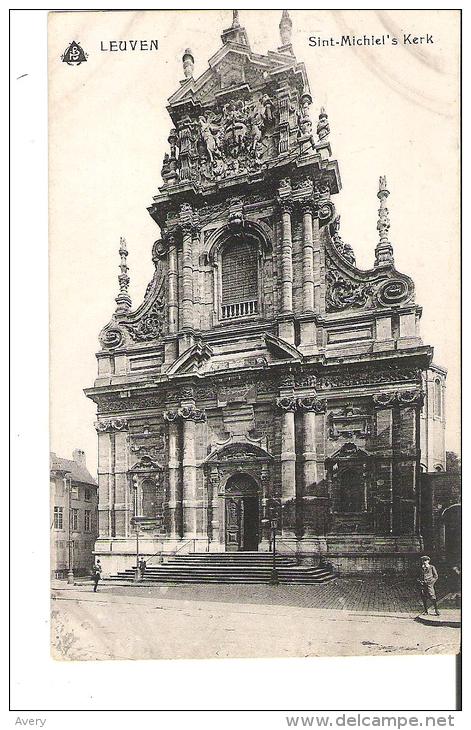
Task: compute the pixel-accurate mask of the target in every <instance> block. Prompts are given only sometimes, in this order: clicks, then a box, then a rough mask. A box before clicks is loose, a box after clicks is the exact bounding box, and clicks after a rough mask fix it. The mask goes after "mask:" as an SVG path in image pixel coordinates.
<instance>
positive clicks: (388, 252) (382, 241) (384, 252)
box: [375, 175, 394, 268]
mask: <svg viewBox="0 0 471 730" xmlns="http://www.w3.org/2000/svg"><path fill="white" fill-rule="evenodd" d="M377 196H378V198H379V201H380V203H379V210H378V224H377V226H376V228H377V230H378V233H379V242H378V244H377V246H376V249H375V268H376V267H378V266H394V256H393V247H392V244H391V243H390V241H389V228H390V223H389V211H388V209H387V207H386V201H387V199H388V197H389V190H388V188H387V182H386V176H385V175H382V176H380V178H379V190H378V193H377Z"/></svg>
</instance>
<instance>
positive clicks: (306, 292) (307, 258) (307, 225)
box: [302, 201, 314, 312]
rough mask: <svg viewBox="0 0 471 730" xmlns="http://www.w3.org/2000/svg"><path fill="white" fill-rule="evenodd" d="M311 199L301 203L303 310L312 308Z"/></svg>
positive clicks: (312, 249) (312, 248)
mask: <svg viewBox="0 0 471 730" xmlns="http://www.w3.org/2000/svg"><path fill="white" fill-rule="evenodd" d="M312 206H313V203H312V202H311V201H307V202H305V203H303V206H302V211H303V312H312V311H313V310H314V258H313V256H314V243H313V236H312Z"/></svg>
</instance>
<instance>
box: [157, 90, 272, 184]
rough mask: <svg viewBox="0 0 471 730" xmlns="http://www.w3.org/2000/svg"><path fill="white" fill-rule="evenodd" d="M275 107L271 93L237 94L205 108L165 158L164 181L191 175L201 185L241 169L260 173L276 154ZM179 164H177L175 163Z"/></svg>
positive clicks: (185, 177) (188, 125)
mask: <svg viewBox="0 0 471 730" xmlns="http://www.w3.org/2000/svg"><path fill="white" fill-rule="evenodd" d="M275 117H276V107H275V104H274V102H273V100H272V99H271V97H270V96H269V95H268V94H261V95H260V96H259V97H258V98H256V99H253V100H251V101H246V100H244V99H241V98H238V99H237V98H235V99H232V100H231V101H229V102H227V103H226V104H224V106H223V107H222V109H221V110H217V109H214V108H213V109H203V113H202V114H200V115H199V117H197V118H196V119H192V120H188V122H186V126H184V128H182V129H181V130H180V134H179V137H178V138H177V137H176V135H175V134H174V133H173V134H171V136H170V138H169V139H172V142H173V140H175V139H178V141H179V157H178V160H177V158H176V149H175V146H176V145H175V144H173V145H171V153H170V156H169V155H168V154H166V155H165V157H164V162H163V166H162V178H163V179H164V182H166V183H171V182H177V181H178V178H179V179H191V180H193V181H194V182H197V183H199V184H201V185H204V184H205V183H206V184H207V183H210V182H213V181H217V180H221V179H223V178H225V177H229V176H232V175H237V174H239V173H242V172H257V171H258V170H260V169H261V167H262V166H263V164H264V162H265V161H266V160H267V159H269V158H271V157H274V156H275V154H276V145H275V140H274V136H275ZM175 162H176V164H175Z"/></svg>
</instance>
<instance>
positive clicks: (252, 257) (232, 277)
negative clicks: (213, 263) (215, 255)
mask: <svg viewBox="0 0 471 730" xmlns="http://www.w3.org/2000/svg"><path fill="white" fill-rule="evenodd" d="M221 283H222V300H221V305H222V319H232V318H234V317H244V316H247V315H251V314H257V313H258V251H257V247H256V246H254V245H253V244H251V243H250V242H248V241H244V240H236V241H233V242H231V243H229V245H228V246H226V247H225V249H224V251H223V254H222V267H221Z"/></svg>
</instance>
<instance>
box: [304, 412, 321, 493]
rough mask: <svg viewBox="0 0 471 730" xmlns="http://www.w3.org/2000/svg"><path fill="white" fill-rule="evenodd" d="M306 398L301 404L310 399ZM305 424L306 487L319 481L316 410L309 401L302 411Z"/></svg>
mask: <svg viewBox="0 0 471 730" xmlns="http://www.w3.org/2000/svg"><path fill="white" fill-rule="evenodd" d="M310 400H311V399H308V398H305V399H303V400H301V401H300V402H301V405H302V404H303V403H304V402H306V401H310ZM302 426H303V450H302V456H303V477H304V478H303V483H304V488H305V489H306V488H309V487H311V486H312V485H314V484H316V483H317V481H318V475H317V453H316V412H315V410H314V409H313V408H312V406H311V404H310V403H307V404H306V406H305V407H304V408H303V411H302Z"/></svg>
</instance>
